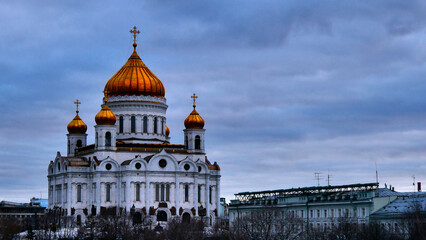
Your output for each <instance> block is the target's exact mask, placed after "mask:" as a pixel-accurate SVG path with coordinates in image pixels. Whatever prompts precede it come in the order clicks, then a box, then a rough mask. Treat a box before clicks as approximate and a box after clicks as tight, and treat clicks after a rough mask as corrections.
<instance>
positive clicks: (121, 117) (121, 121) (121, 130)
mask: <svg viewBox="0 0 426 240" xmlns="http://www.w3.org/2000/svg"><path fill="white" fill-rule="evenodd" d="M119 122H120V126H119V128H120V129H119V130H118V131H119V132H120V133H123V128H124V126H123V124H124V120H123V116H120V121H119Z"/></svg>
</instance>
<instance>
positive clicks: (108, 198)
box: [105, 184, 111, 202]
mask: <svg viewBox="0 0 426 240" xmlns="http://www.w3.org/2000/svg"><path fill="white" fill-rule="evenodd" d="M105 192H106V196H105V201H106V202H110V201H111V184H107V185H106V191H105Z"/></svg>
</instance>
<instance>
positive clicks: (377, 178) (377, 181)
mask: <svg viewBox="0 0 426 240" xmlns="http://www.w3.org/2000/svg"><path fill="white" fill-rule="evenodd" d="M374 162H375V164H376V183H379V171H377V161H374Z"/></svg>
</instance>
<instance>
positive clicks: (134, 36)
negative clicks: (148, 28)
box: [130, 26, 141, 48]
mask: <svg viewBox="0 0 426 240" xmlns="http://www.w3.org/2000/svg"><path fill="white" fill-rule="evenodd" d="M136 29H137V28H136V26H134V27H133V29H132V30H130V33H132V34H133V47H134V48H136V46H137V44H136V36H137V35H136V34H139V33H141V32H140V31H139V30H136Z"/></svg>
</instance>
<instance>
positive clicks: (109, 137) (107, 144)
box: [105, 132, 111, 147]
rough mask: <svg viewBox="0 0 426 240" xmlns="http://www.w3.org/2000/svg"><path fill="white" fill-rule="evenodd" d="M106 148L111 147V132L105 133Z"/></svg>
mask: <svg viewBox="0 0 426 240" xmlns="http://www.w3.org/2000/svg"><path fill="white" fill-rule="evenodd" d="M105 146H106V147H111V133H110V132H106V133H105Z"/></svg>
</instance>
